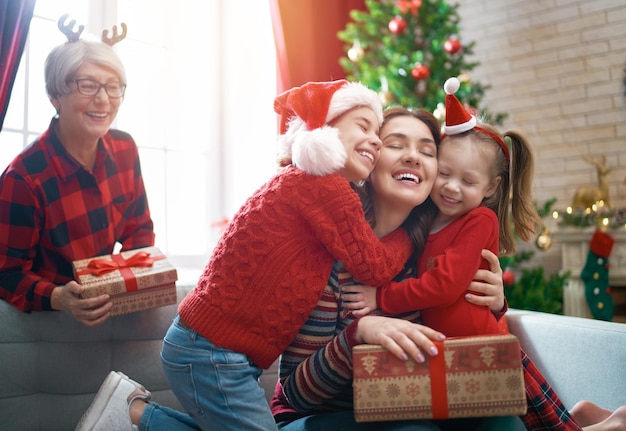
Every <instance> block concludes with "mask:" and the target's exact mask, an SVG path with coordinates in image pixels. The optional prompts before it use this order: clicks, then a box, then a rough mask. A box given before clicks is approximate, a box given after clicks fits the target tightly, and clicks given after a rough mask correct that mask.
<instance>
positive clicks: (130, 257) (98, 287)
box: [72, 247, 178, 316]
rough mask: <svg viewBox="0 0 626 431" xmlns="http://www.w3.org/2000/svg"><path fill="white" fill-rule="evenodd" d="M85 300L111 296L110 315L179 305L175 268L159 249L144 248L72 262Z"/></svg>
mask: <svg viewBox="0 0 626 431" xmlns="http://www.w3.org/2000/svg"><path fill="white" fill-rule="evenodd" d="M72 265H73V267H74V276H75V278H76V281H77V282H78V283H79V284H81V285H83V287H84V288H85V290H84V291H83V294H82V297H83V298H92V297H94V296H98V295H102V294H104V293H107V294H109V295H111V299H112V301H113V308H112V309H111V315H112V316H116V315H119V314H128V313H134V312H136V311H142V310H148V309H151V308H158V307H163V306H165V305H170V304H175V303H176V280H177V279H178V274H177V272H176V268H174V266H173V265H172V264H171V263H170V262H169V261H168V260H167V258H166V257H165V256H164V255H163V253H161V251H160V250H159V249H158V248H157V247H145V248H139V249H136V250H129V251H124V252H121V253H119V254H108V255H105V256H97V257H94V258H91V259H82V260H77V261H74V262H72Z"/></svg>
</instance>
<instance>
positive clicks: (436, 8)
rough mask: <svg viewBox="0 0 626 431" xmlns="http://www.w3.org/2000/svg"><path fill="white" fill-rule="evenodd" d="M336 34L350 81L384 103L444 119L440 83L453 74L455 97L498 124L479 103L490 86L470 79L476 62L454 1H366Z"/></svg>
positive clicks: (500, 115)
mask: <svg viewBox="0 0 626 431" xmlns="http://www.w3.org/2000/svg"><path fill="white" fill-rule="evenodd" d="M365 5H366V7H367V10H353V11H351V13H350V17H351V18H352V20H353V22H349V23H348V24H347V25H346V27H345V29H344V30H342V31H340V32H339V33H338V37H339V39H340V40H342V41H343V42H345V52H346V54H347V57H342V58H341V59H340V60H339V61H340V64H341V66H342V67H343V68H344V70H345V72H346V77H347V79H349V80H353V81H360V82H362V83H363V84H365V85H367V86H368V87H369V88H371V89H373V90H375V91H377V92H378V93H379V94H380V96H381V100H382V102H383V105H384V106H385V107H387V106H392V105H401V106H405V107H421V108H425V109H427V110H429V111H431V112H434V113H435V115H437V116H438V117H439V118H440V119H441V118H443V112H442V111H443V101H444V100H445V93H444V91H443V83H444V82H445V81H446V79H448V78H450V77H453V76H456V77H458V78H459V80H460V81H461V87H460V89H459V91H458V92H457V93H456V96H457V97H458V98H459V100H461V101H462V102H463V103H464V104H466V105H467V106H468V107H469V108H472V109H476V110H477V111H479V112H480V115H481V116H482V117H483V118H484V119H485V121H487V122H491V123H494V124H500V123H501V122H502V120H503V119H504V118H505V117H506V115H505V114H497V115H492V114H490V113H489V112H488V110H485V109H483V108H482V107H481V106H480V101H481V99H482V97H483V95H484V93H485V90H487V89H488V88H489V86H486V85H482V84H481V83H479V82H475V81H473V80H472V79H471V75H470V72H471V71H472V70H473V69H474V68H475V67H476V66H477V65H478V64H479V63H476V62H468V61H467V60H466V56H469V55H471V54H472V49H473V47H474V45H475V42H464V41H462V40H460V39H459V36H458V34H459V21H460V18H459V15H458V13H457V10H456V8H457V6H456V5H455V6H451V5H449V4H448V3H447V2H445V1H443V0H365Z"/></svg>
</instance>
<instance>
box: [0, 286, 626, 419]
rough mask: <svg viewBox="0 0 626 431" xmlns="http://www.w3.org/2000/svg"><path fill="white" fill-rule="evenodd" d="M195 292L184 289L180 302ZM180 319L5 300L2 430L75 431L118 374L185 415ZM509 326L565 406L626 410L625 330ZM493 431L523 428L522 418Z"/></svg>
mask: <svg viewBox="0 0 626 431" xmlns="http://www.w3.org/2000/svg"><path fill="white" fill-rule="evenodd" d="M188 291H189V288H188V287H187V288H185V287H179V288H178V299H179V300H180V299H182V297H183V296H184V295H185V294H186V293H187V292H188ZM175 312H176V308H175V306H168V307H163V308H160V309H156V310H149V311H145V312H140V313H136V314H130V315H125V316H118V317H115V318H111V319H110V320H109V321H108V322H107V323H106V324H105V325H103V326H101V327H98V328H87V327H84V326H83V325H81V324H79V323H77V322H76V321H75V320H74V319H73V318H72V317H71V316H69V315H68V314H67V313H59V312H44V313H32V314H25V313H21V312H19V311H17V310H15V309H14V308H13V307H12V306H10V305H9V304H7V303H6V302H4V301H0V363H1V365H0V429H1V430H3V431H13V430H16V431H36V430H72V429H73V428H74V426H75V424H76V422H77V421H78V419H79V418H80V416H81V415H82V413H83V412H84V411H85V409H86V408H87V406H88V405H89V404H90V403H91V401H92V399H93V397H94V395H95V393H96V391H97V390H98V388H99V386H100V384H101V383H102V381H103V379H104V377H105V376H106V375H107V373H108V372H109V371H110V370H119V371H123V372H124V373H126V374H128V375H129V376H131V377H132V378H134V379H136V380H138V381H140V382H142V383H143V384H144V385H145V386H146V388H148V389H149V390H150V391H151V392H152V394H153V398H154V399H155V400H156V401H157V402H159V403H162V404H165V405H169V406H171V407H175V408H179V404H178V402H177V401H176V399H175V397H174V396H173V394H172V393H171V391H170V390H169V388H168V385H167V381H166V379H165V377H164V375H163V372H162V370H161V363H160V359H159V351H160V347H161V340H162V337H163V335H164V333H165V331H166V330H167V328H168V327H169V324H170V323H171V320H172V318H173V317H174V314H175ZM507 319H508V322H509V326H510V329H511V332H513V333H514V334H516V335H517V336H518V337H519V339H520V341H521V343H522V346H523V347H524V349H525V350H526V351H527V352H528V354H529V355H530V356H531V357H532V358H533V359H534V360H535V362H536V363H537V365H538V367H539V368H540V369H541V370H542V371H543V372H544V374H545V375H546V378H547V379H548V381H549V382H550V383H551V384H552V385H553V387H554V388H555V389H556V391H557V393H558V394H559V395H560V396H561V397H562V399H563V400H564V402H565V404H566V406H567V407H571V406H572V405H573V404H574V403H575V402H576V401H578V400H580V399H589V400H591V401H594V402H596V403H597V404H600V405H602V406H604V407H607V408H610V409H614V408H616V407H618V406H620V405H626V367H625V366H624V364H626V324H617V323H607V322H599V321H595V320H588V319H581V318H574V317H564V316H555V315H549V314H544V313H532V312H524V311H516V310H511V311H510V313H509V314H508V317H507ZM275 381H276V368H275V366H274V367H272V368H271V369H270V370H267V372H266V373H264V375H263V377H262V384H263V386H264V387H265V388H266V390H267V394H268V396H270V394H271V393H272V391H273V386H274V382H275ZM516 421H517V419H516ZM494 429H499V430H504V429H523V427H522V426H521V422H519V421H518V422H517V423H516V424H511V423H510V422H507V425H502V423H500V425H499V426H495V427H494Z"/></svg>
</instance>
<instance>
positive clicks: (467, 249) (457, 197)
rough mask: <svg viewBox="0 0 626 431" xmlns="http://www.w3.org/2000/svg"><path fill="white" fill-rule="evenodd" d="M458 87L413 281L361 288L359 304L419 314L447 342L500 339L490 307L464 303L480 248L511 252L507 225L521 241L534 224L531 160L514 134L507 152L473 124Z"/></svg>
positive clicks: (450, 91) (489, 131)
mask: <svg viewBox="0 0 626 431" xmlns="http://www.w3.org/2000/svg"><path fill="white" fill-rule="evenodd" d="M458 87H459V81H458V80H457V79H456V78H451V79H449V80H448V81H447V82H446V83H445V86H444V88H445V90H446V93H447V96H446V124H445V127H444V131H445V134H444V136H443V138H442V141H441V145H440V147H439V155H438V161H439V173H438V176H437V179H436V180H435V184H434V186H433V189H432V192H431V194H430V197H431V199H432V201H433V202H434V203H435V205H436V206H437V208H438V210H439V212H438V214H437V216H436V218H435V220H434V223H433V225H432V226H431V229H430V233H429V235H428V241H427V242H426V246H425V247H424V250H423V252H422V254H421V255H420V257H419V262H418V274H419V275H420V276H419V278H411V279H408V280H405V281H402V282H391V283H388V284H387V285H385V286H383V287H382V288H381V289H376V290H372V289H370V290H364V292H367V293H365V295H366V300H365V301H366V304H365V305H366V307H369V308H370V309H375V308H376V305H378V306H379V307H380V308H381V310H382V311H383V312H384V313H392V314H397V313H402V312H407V311H410V310H415V309H420V310H422V319H423V322H424V324H425V325H427V326H429V327H431V328H433V329H436V330H438V331H441V332H443V333H444V334H446V336H464V335H480V334H492V333H499V332H500V328H499V326H498V323H497V321H496V319H495V317H494V315H493V314H492V313H491V312H490V311H489V309H487V308H486V307H481V306H477V305H473V304H470V303H468V302H467V301H466V300H465V295H466V293H467V292H466V290H467V287H468V286H469V284H470V282H471V281H472V279H473V278H474V274H475V273H476V271H477V270H478V269H479V268H487V266H486V263H485V262H484V260H483V259H482V258H481V257H480V252H481V250H482V249H489V250H491V251H492V252H493V253H496V254H500V255H503V254H512V253H514V252H515V239H514V236H513V230H512V226H513V225H514V226H515V231H516V233H517V235H518V236H519V237H520V238H521V239H522V240H524V241H528V240H530V239H531V238H532V235H533V234H534V233H535V232H536V230H537V229H538V228H539V227H540V226H541V219H540V217H539V216H538V214H537V211H536V209H535V206H534V204H533V201H532V199H531V183H532V175H533V169H534V165H533V155H532V151H531V148H530V146H529V144H528V142H527V141H526V140H525V139H524V138H523V136H522V135H520V134H519V133H517V132H507V133H506V134H505V135H504V136H506V137H508V138H509V139H510V141H511V150H512V151H511V153H512V154H509V149H508V147H507V146H506V144H505V142H504V137H503V136H502V135H500V134H499V133H498V131H497V130H496V129H495V128H493V127H491V126H488V125H483V124H481V125H480V126H479V125H477V121H476V118H475V117H474V116H472V115H470V114H469V113H468V112H467V111H466V110H465V108H463V106H462V105H461V103H460V102H459V101H458V99H457V98H456V96H454V93H455V92H456V90H457V89H458ZM511 156H512V157H511ZM509 209H510V210H511V211H512V223H511V221H510V220H509ZM498 220H500V223H498ZM351 290H358V288H351ZM350 306H351V305H348V308H349V307H350ZM366 311H367V310H365V309H364V310H361V311H357V312H356V315H362V314H364V313H365V312H366Z"/></svg>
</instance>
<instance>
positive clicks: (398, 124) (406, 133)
mask: <svg viewBox="0 0 626 431" xmlns="http://www.w3.org/2000/svg"><path fill="white" fill-rule="evenodd" d="M380 137H381V139H382V142H383V146H382V149H381V151H380V158H379V160H378V163H377V164H376V167H375V168H374V171H373V172H372V174H371V175H370V181H371V183H372V186H373V188H374V190H375V192H376V204H377V205H378V204H379V203H380V204H383V205H393V206H395V207H397V206H402V207H406V208H407V209H409V210H410V209H412V208H414V207H415V206H417V205H420V204H421V203H423V202H424V201H425V200H426V198H428V195H429V194H430V191H431V189H432V187H433V184H434V181H435V179H436V178H437V146H436V144H435V140H434V138H433V135H432V133H431V132H430V129H429V128H428V127H427V126H426V124H424V123H423V122H422V121H420V120H418V119H417V118H414V117H412V116H409V115H403V116H398V117H394V118H392V119H390V120H389V121H387V123H386V124H385V125H384V126H383V128H382V129H381V132H380Z"/></svg>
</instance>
